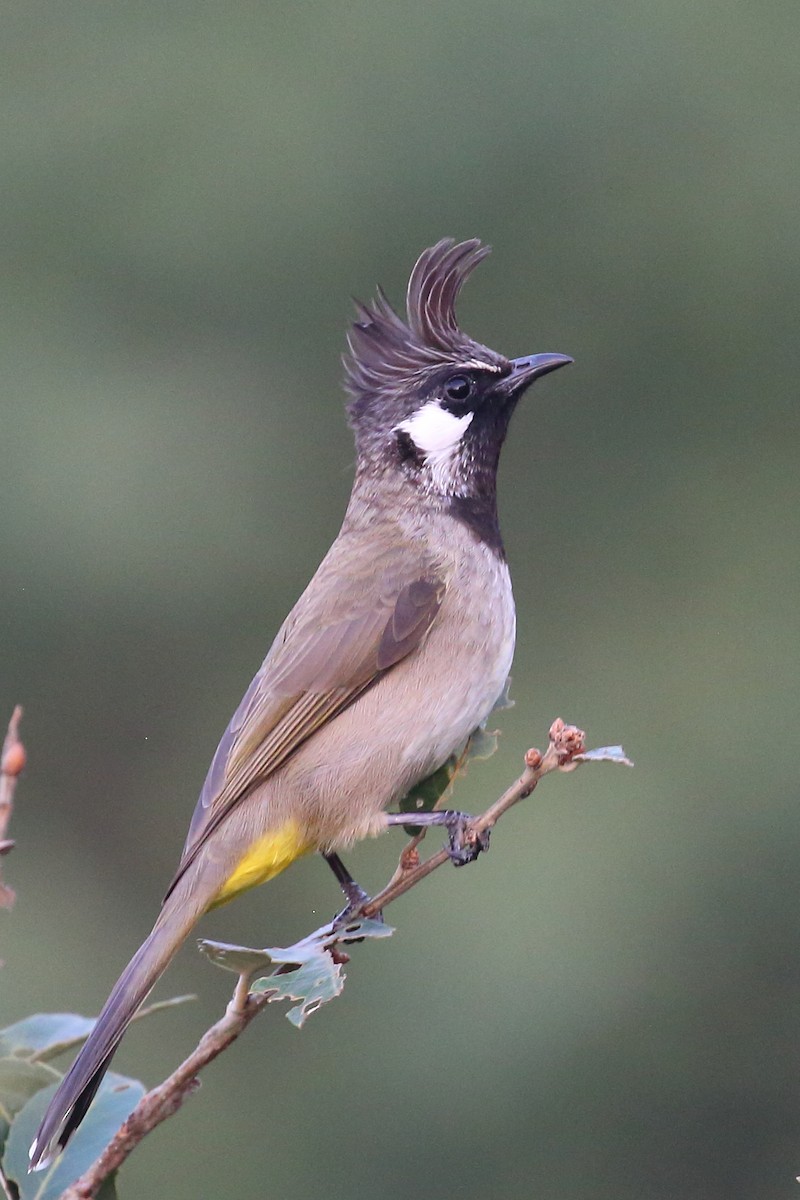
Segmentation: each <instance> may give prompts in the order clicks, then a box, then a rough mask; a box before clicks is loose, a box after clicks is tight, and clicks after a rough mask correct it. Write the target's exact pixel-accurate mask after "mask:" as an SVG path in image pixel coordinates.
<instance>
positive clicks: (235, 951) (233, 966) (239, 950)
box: [197, 938, 273, 975]
mask: <svg viewBox="0 0 800 1200" xmlns="http://www.w3.org/2000/svg"><path fill="white" fill-rule="evenodd" d="M197 948H198V950H199V951H200V953H201V954H205V956H206V958H207V959H208V961H209V962H212V963H213V964H214V966H215V967H222V970H223V971H233V972H235V974H236V975H252V974H253V972H254V971H260V970H261V969H262V968H263V967H268V966H269V965H270V964H271V963H272V961H273V959H272V958H271V957H270V951H269V950H256V949H254V948H253V947H251V946H236V945H234V944H233V943H231V942H211V941H209V940H208V939H207V938H201V939H200V940H198V943H197Z"/></svg>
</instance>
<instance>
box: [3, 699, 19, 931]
mask: <svg viewBox="0 0 800 1200" xmlns="http://www.w3.org/2000/svg"><path fill="white" fill-rule="evenodd" d="M21 720H22V708H21V707H20V705H19V704H18V705H17V707H16V708H15V709H14V711H13V713H12V714H11V720H10V721H9V722H8V733H7V734H6V736H5V740H4V742H3V750H2V757H0V857H2V855H4V854H8V852H9V851H10V850H13V849H14V842H13V840H12V839H11V838H8V837H6V830H7V829H8V823H9V821H10V820H11V814H12V812H13V811H14V792H15V791H16V788H17V780H18V779H19V777H20V775H21V773H22V771H23V768H24V767H25V747H24V746H23V744H22V742H21V741H20V738H19V723H20V721H21ZM14 899H15V896H14V889H13V888H11V887H9V885H8V884H7V883H3V881H2V879H1V878H0V908H11V906H12V905H13V903H14Z"/></svg>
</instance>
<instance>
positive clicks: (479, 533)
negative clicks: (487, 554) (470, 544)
mask: <svg viewBox="0 0 800 1200" xmlns="http://www.w3.org/2000/svg"><path fill="white" fill-rule="evenodd" d="M471 482H472V483H473V485H474V486H472V487H470V488H469V489H465V490H466V494H464V495H448V494H441V493H438V492H435V491H431V490H430V489H426V488H425V487H422V486H420V485H419V483H418V482H417V481H416V480H415V479H414V478H413V477H409V476H408V475H407V474H406V473H405V472H402V471H398V469H397V468H396V467H394V466H388V467H384V468H383V469H381V468H377V469H376V466H375V464H374V463H370V464H359V466H358V468H357V470H356V477H355V480H354V481H353V490H352V493H351V496H350V503H349V505H348V508H347V515H346V517H345V524H346V525H351V526H352V525H356V524H361V523H363V522H364V521H366V522H371V521H372V520H374V518H375V514H376V513H381V514H385V515H387V516H392V517H393V518H396V519H398V520H399V521H401V523H402V524H404V525H409V526H410V527H414V528H416V529H418V530H419V534H420V536H423V537H424V536H425V533H426V528H427V526H428V524H429V522H430V518H431V517H432V516H435V517H437V518H440V517H441V516H449V517H452V518H453V520H456V521H458V522H459V523H460V524H462V525H465V526H466V527H467V528H468V529H469V531H470V532H471V533H472V534H473V536H474V537H475V538H476V540H477V541H480V542H483V543H484V544H485V545H486V546H488V547H489V549H491V550H493V551H494V552H495V553H496V554H497V555H498V557H500V558H502V559H505V549H504V546H503V539H502V536H501V534H500V524H499V521H498V517H497V488H496V480H495V477H494V475H491V476H489V475H488V474H482V475H481V477H476V478H474V479H473V480H472V481H471ZM437 524H438V522H437Z"/></svg>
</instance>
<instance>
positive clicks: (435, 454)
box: [395, 400, 475, 461]
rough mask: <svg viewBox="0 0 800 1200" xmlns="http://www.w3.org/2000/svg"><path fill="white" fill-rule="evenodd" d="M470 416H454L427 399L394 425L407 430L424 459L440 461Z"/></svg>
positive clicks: (465, 426) (453, 448) (467, 423)
mask: <svg viewBox="0 0 800 1200" xmlns="http://www.w3.org/2000/svg"><path fill="white" fill-rule="evenodd" d="M474 415H475V414H474V413H471V412H468V413H464V416H463V417H455V416H453V414H452V413H449V412H447V411H446V409H444V408H442V407H441V406H440V405H439V404H437V403H436V401H435V400H429V401H428V403H427V404H423V406H422V408H420V409H419V410H418V411H417V412H415V413H414V415H413V417H409V418H408V420H407V421H401V422H400V424H399V425H397V426H396V427H395V428H396V430H402V431H403V432H404V433H407V434H408V436H409V437H410V438H411V440H412V442H413V443H414V445H415V446H416V447H417V450H419V452H420V454H424V455H425V457H426V459H433V460H434V461H436V460H439V461H441V460H442V459H447V458H449V457H450V456H451V454H452V453H453V451H454V450H455V448H456V446H458V444H459V442H460V441H461V439H462V437H463V436H464V433H465V431H466V429H467V426H468V425H469V423H470V421H471V420H472V418H473V417H474Z"/></svg>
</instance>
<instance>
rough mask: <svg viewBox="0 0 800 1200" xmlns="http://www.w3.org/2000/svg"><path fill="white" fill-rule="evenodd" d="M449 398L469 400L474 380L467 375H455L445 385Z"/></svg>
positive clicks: (445, 392)
mask: <svg viewBox="0 0 800 1200" xmlns="http://www.w3.org/2000/svg"><path fill="white" fill-rule="evenodd" d="M444 394H445V396H447V399H448V400H467V399H468V398H469V397H470V396H471V395H472V380H471V379H470V378H469V376H467V375H453V376H451V378H450V379H448V381H447V383H446V384H445V385H444Z"/></svg>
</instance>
